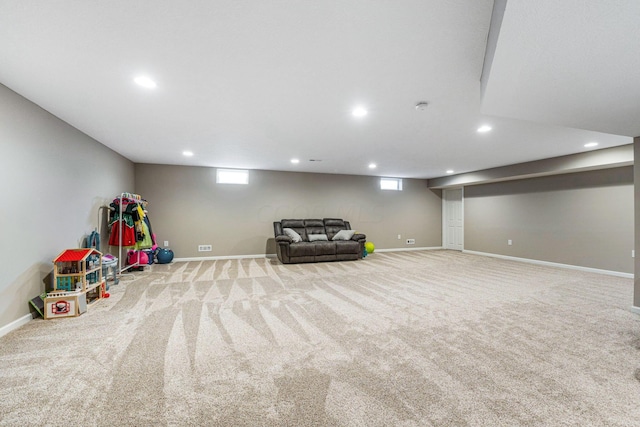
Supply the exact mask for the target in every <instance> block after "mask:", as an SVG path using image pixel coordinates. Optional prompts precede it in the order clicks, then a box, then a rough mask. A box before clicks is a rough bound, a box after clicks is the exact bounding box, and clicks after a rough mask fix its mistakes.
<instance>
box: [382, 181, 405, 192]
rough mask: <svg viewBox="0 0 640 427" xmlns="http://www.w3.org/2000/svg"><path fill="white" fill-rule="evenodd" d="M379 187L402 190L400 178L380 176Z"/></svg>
mask: <svg viewBox="0 0 640 427" xmlns="http://www.w3.org/2000/svg"><path fill="white" fill-rule="evenodd" d="M380 189H381V190H390V191H402V178H380Z"/></svg>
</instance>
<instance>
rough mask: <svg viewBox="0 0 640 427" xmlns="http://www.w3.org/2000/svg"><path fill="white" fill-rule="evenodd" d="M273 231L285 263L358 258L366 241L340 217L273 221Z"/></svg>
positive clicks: (281, 258)
mask: <svg viewBox="0 0 640 427" xmlns="http://www.w3.org/2000/svg"><path fill="white" fill-rule="evenodd" d="M285 229H286V230H285ZM343 230H345V231H343ZM273 231H274V234H275V237H276V252H277V254H278V259H279V260H280V262H282V263H283V264H294V263H300V262H322V261H346V260H357V259H360V258H362V253H363V252H364V244H365V242H366V240H367V237H366V236H365V235H364V234H360V233H355V232H354V231H352V230H351V225H350V224H349V221H344V220H342V219H339V218H324V219H283V220H280V221H276V222H274V223H273ZM324 236H326V237H324ZM345 239H346V240H345ZM298 240H299V241H298Z"/></svg>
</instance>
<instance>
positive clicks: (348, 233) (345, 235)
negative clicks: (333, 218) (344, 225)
mask: <svg viewBox="0 0 640 427" xmlns="http://www.w3.org/2000/svg"><path fill="white" fill-rule="evenodd" d="M354 234H356V230H340V231H338V232H337V233H336V234H335V236H333V238H332V239H331V240H351V238H352V237H353V235H354Z"/></svg>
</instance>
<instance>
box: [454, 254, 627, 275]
mask: <svg viewBox="0 0 640 427" xmlns="http://www.w3.org/2000/svg"><path fill="white" fill-rule="evenodd" d="M462 252H463V253H465V254H472V255H480V256H488V257H492V258H501V259H507V260H510V261H518V262H526V263H529V264H538V265H545V266H547V267H558V268H566V269H569V270H579V271H586V272H589V273H598V274H606V275H608V276H617V277H624V278H627V279H633V273H623V272H621V271H612V270H602V269H599V268H591V267H582V266H579V265H571V264H560V263H558V262H550V261H539V260H537V259H530V258H518V257H514V256H508V255H499V254H492V253H489V252H476V251H468V250H463V251H462Z"/></svg>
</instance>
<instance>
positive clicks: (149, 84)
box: [133, 76, 158, 89]
mask: <svg viewBox="0 0 640 427" xmlns="http://www.w3.org/2000/svg"><path fill="white" fill-rule="evenodd" d="M133 81H134V82H136V83H137V84H139V85H140V86H142V87H146V88H147V89H155V88H156V87H157V86H158V85H157V84H156V82H154V81H153V80H151V79H150V78H149V77H147V76H138V77H136V78H135V79H133Z"/></svg>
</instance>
